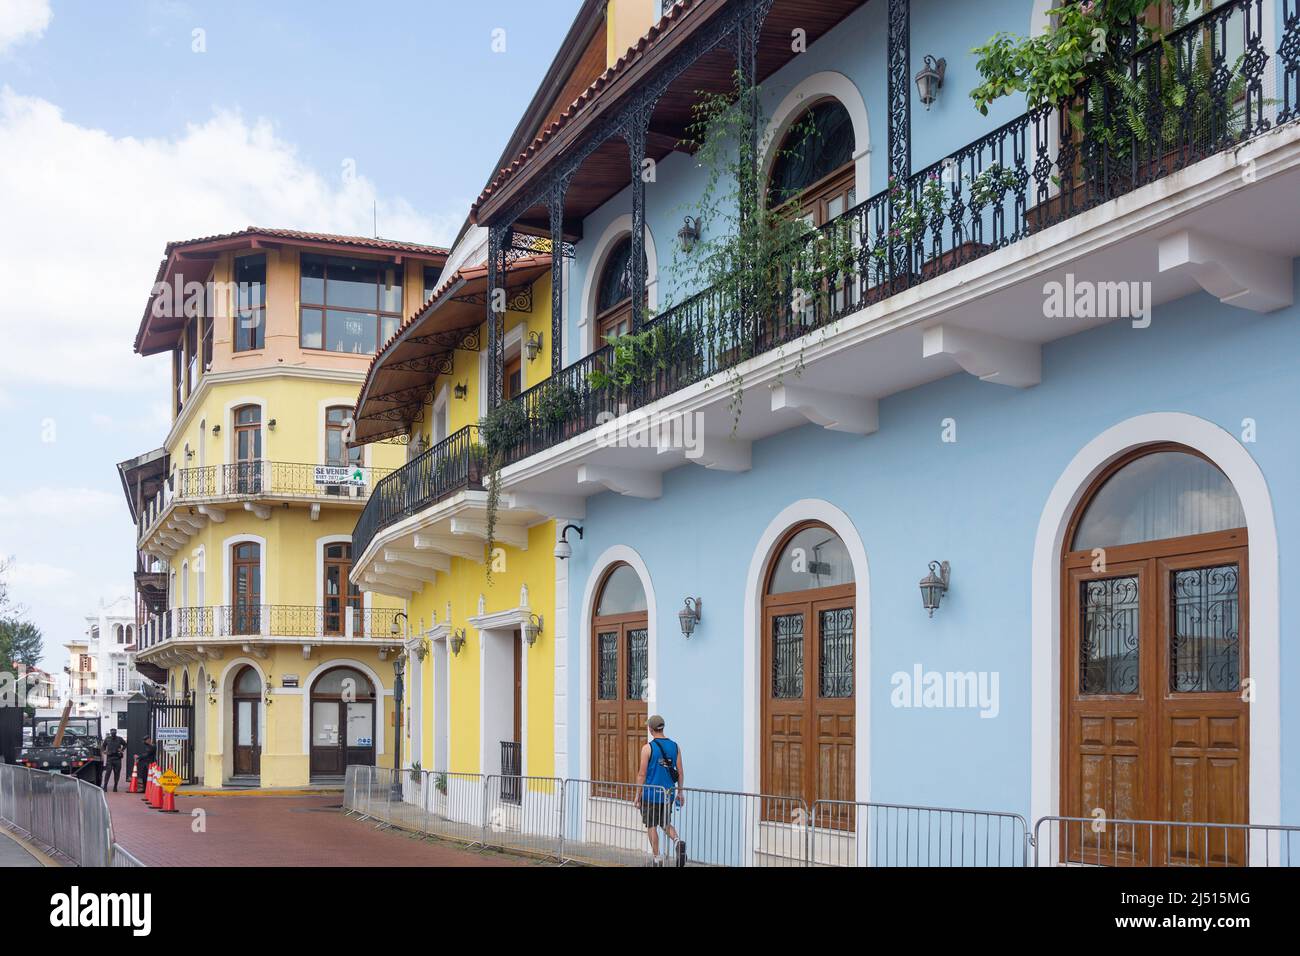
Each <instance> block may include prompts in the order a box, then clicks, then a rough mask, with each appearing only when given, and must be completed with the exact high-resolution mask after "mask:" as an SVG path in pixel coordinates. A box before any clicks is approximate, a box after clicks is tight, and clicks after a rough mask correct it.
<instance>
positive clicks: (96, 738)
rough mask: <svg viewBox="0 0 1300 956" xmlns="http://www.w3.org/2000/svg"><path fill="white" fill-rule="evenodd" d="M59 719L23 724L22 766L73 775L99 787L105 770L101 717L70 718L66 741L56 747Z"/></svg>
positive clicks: (51, 718)
mask: <svg viewBox="0 0 1300 956" xmlns="http://www.w3.org/2000/svg"><path fill="white" fill-rule="evenodd" d="M59 721H60V718H58V717H33V718H32V719H31V720H30V721H29V722H28V723H27V725H26V726H24V727H23V746H22V750H20V751H19V753H18V761H17V763H18V765H19V766H20V767H31V768H32V769H34V770H48V771H50V772H52V773H66V774H70V775H71V776H74V777H81V778H82V779H83V780H85V781H87V782H89V783H93V784H95V785H96V786H98V785H99V779H100V774H101V772H102V771H103V760H102V759H101V756H100V741H101V740H102V739H103V738H101V737H100V733H99V718H98V717H69V718H68V724H67V726H66V727H65V728H64V729H63V740H62V741H60V743H59V746H57V747H56V746H54V742H55V740H56V739H57V737H58V733H59Z"/></svg>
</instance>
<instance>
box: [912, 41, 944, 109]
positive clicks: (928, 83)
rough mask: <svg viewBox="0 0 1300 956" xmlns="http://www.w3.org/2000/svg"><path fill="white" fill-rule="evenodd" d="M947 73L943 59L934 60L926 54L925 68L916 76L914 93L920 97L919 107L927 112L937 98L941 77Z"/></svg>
mask: <svg viewBox="0 0 1300 956" xmlns="http://www.w3.org/2000/svg"><path fill="white" fill-rule="evenodd" d="M946 72H948V61H947V60H945V59H944V58H943V57H939V59H937V60H936V59H935V58H934V57H932V56H930V55H929V54H928V53H927V54H926V56H925V66H923V67H922V68H921V71H920V72H919V73H917V74H916V91H917V93H918V94H919V95H920V98H921V105H922V106H924V107H925V108H926V109H927V110H928V109H929V108H930V104H931V103H933V102H934V101H935V100H937V99H938V98H939V90H941V89H942V88H943V75H944V74H945V73H946Z"/></svg>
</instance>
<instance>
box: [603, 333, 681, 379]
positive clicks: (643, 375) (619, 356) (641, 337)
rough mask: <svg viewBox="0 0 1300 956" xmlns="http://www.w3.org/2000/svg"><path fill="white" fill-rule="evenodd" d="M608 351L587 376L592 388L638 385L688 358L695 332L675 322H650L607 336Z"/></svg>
mask: <svg viewBox="0 0 1300 956" xmlns="http://www.w3.org/2000/svg"><path fill="white" fill-rule="evenodd" d="M608 341H609V344H610V346H611V347H612V355H611V357H610V359H609V361H608V363H606V365H605V366H604V367H601V368H596V369H593V370H592V371H591V373H590V374H589V375H588V376H587V383H588V384H589V385H590V386H591V387H592V388H593V389H596V390H601V389H608V388H615V389H627V388H638V387H643V386H645V385H648V384H649V383H650V382H652V381H654V379H655V376H657V375H658V374H659V373H660V372H663V371H666V370H668V369H671V368H675V367H677V366H678V365H680V364H682V363H684V362H688V361H689V360H690V359H691V358H692V357H694V355H695V336H694V335H693V334H692V332H691V330H690V329H684V328H681V327H679V326H675V325H663V324H661V325H652V326H650V327H649V328H646V329H644V330H643V331H641V332H632V333H629V334H627V335H620V336H617V337H613V336H611V337H610V338H609V339H608Z"/></svg>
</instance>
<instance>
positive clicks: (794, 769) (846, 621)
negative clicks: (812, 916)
mask: <svg viewBox="0 0 1300 956" xmlns="http://www.w3.org/2000/svg"><path fill="white" fill-rule="evenodd" d="M855 593H856V587H855V584H854V574H853V562H852V561H851V560H850V558H849V553H848V549H847V548H845V546H844V542H843V541H841V540H840V538H839V536H838V535H836V534H835V532H834V531H832V530H831V529H830V528H828V527H826V526H825V525H822V524H815V523H811V524H805V525H800V526H799V527H797V528H795V529H793V530H792V531H790V533H789V534H787V535H786V537H785V540H784V541H783V542H782V543H781V547H780V548H779V549H778V551H777V557H776V558H775V560H774V561H773V562H772V565H771V567H770V568H769V569H768V574H767V583H766V588H765V590H764V595H763V631H762V638H761V640H762V643H763V648H762V661H763V665H762V671H761V677H760V679H761V680H762V683H763V687H762V700H763V714H762V719H763V724H762V729H761V735H762V736H761V744H762V787H763V793H766V794H771V795H773V796H778V797H790V798H802V799H803V801H804V802H805V803H806V804H807V805H808V807H810V808H811V807H812V804H813V802H814V801H815V800H848V801H851V800H853V791H854V784H853V781H854V686H853V685H854V670H853V658H854V653H853V652H854V642H855V635H856V628H855V626H854V616H855V611H856V607H855V603H856V602H855ZM793 806H794V804H791V807H793ZM827 822H828V823H829V822H831V821H827ZM842 825H845V826H848V825H851V820H849V819H845V820H844V821H842Z"/></svg>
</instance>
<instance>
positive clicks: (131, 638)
mask: <svg viewBox="0 0 1300 956" xmlns="http://www.w3.org/2000/svg"><path fill="white" fill-rule="evenodd" d="M126 643H128V644H134V643H135V625H134V624H128V625H127V626H126Z"/></svg>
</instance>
